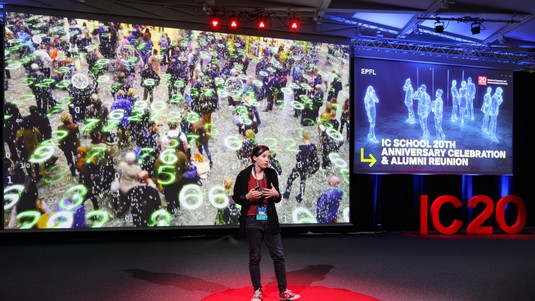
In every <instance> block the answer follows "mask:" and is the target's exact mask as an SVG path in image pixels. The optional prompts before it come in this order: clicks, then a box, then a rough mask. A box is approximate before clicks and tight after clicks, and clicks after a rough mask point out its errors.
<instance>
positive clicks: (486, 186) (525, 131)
mask: <svg viewBox="0 0 535 301" xmlns="http://www.w3.org/2000/svg"><path fill="white" fill-rule="evenodd" d="M513 76H514V107H515V111H514V118H513V119H514V124H513V157H514V162H513V173H514V174H513V176H495V175H485V176H469V175H378V174H354V175H353V176H352V179H351V181H352V183H356V186H358V187H357V188H356V189H354V190H353V192H352V202H353V203H352V205H351V206H352V208H353V209H354V211H353V212H354V215H353V221H354V222H355V227H356V228H357V229H360V230H388V231H392V230H413V231H416V230H418V229H419V222H420V217H419V210H420V205H419V201H420V195H422V194H426V195H428V196H429V202H430V204H431V202H432V201H433V200H435V199H436V198H437V197H439V196H441V195H445V194H449V195H453V196H455V197H457V198H458V199H459V200H461V202H462V204H463V206H462V208H461V209H458V210H454V209H452V208H448V206H444V207H443V208H442V210H441V215H440V219H441V221H442V223H443V224H445V225H449V224H450V223H451V221H452V220H453V219H454V218H456V219H461V220H464V221H471V220H472V219H473V218H475V217H476V216H477V215H478V214H479V213H480V212H481V211H482V208H480V207H477V208H476V209H474V210H472V211H469V210H468V209H467V203H468V200H469V199H470V198H471V197H472V196H475V195H479V194H482V195H487V196H489V197H490V198H491V199H492V200H493V201H494V204H496V202H497V201H498V200H499V199H500V198H501V197H502V196H505V195H517V196H519V197H520V198H521V199H522V200H523V201H524V203H525V204H526V211H527V214H526V215H527V221H526V227H533V226H535V185H534V184H535V183H534V181H533V180H532V179H533V175H532V173H533V172H534V171H535V156H533V149H532V148H531V145H533V143H532V139H533V137H534V135H533V129H535V124H534V118H533V116H532V113H531V111H530V109H529V108H530V103H532V102H533V95H535V74H534V73H528V72H520V71H519V72H514V75H513ZM353 159H354V160H355V159H356V158H353ZM515 214H516V211H515V210H509V212H508V216H507V217H506V220H507V221H508V223H509V224H510V225H511V223H514V220H515V216H516V215H515ZM467 224H468V223H467V222H464V223H463V229H465V228H466V225H467ZM483 225H484V226H493V228H494V230H495V232H498V231H497V229H499V228H498V227H497V226H496V225H495V221H494V215H493V216H491V217H490V218H489V219H488V220H487V221H486V222H485V223H484V224H483Z"/></svg>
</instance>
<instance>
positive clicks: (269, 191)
mask: <svg viewBox="0 0 535 301" xmlns="http://www.w3.org/2000/svg"><path fill="white" fill-rule="evenodd" d="M269 187H270V188H264V190H263V191H262V192H263V194H264V196H265V197H266V199H267V198H278V197H279V192H278V191H277V189H275V187H273V184H269Z"/></svg>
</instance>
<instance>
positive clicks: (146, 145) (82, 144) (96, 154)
mask: <svg viewBox="0 0 535 301" xmlns="http://www.w3.org/2000/svg"><path fill="white" fill-rule="evenodd" d="M4 43H5V49H6V58H5V62H6V69H5V82H4V88H5V92H4V93H5V96H6V97H4V130H3V133H4V143H5V145H7V148H6V147H4V164H3V166H4V189H8V191H10V192H11V194H17V197H16V200H14V201H12V202H11V203H10V205H9V206H8V207H9V210H8V211H6V214H7V218H6V224H7V227H8V228H51V227H60V226H58V225H60V224H61V223H64V222H65V220H70V219H72V221H71V222H66V223H67V225H68V227H71V228H85V227H89V226H93V227H94V226H95V225H101V226H104V227H107V226H111V225H116V226H136V227H145V226H175V225H187V223H188V222H187V221H181V222H176V219H175V221H174V222H171V220H172V219H173V218H177V219H180V218H179V217H178V216H179V214H180V209H181V207H183V205H184V203H183V201H181V195H184V189H183V188H184V187H185V186H186V185H189V184H195V185H199V186H202V185H203V181H206V179H207V178H208V179H209V178H210V177H211V176H212V174H211V171H212V170H213V169H214V165H217V164H220V165H221V167H220V168H221V169H225V168H226V166H229V164H230V163H229V162H220V161H219V160H220V158H218V157H219V156H220V152H222V151H223V152H227V151H232V152H233V158H234V160H233V161H235V162H237V164H238V165H240V166H243V165H244V164H248V158H249V155H250V152H251V150H252V149H253V148H254V147H255V146H256V145H258V144H259V139H258V136H262V134H263V132H264V133H265V131H267V128H268V127H267V126H266V124H267V122H266V121H269V120H273V121H274V122H275V123H276V122H277V120H278V118H279V117H278V116H279V115H281V114H282V110H278V108H283V107H285V108H288V111H289V112H290V114H291V115H290V116H289V117H284V118H289V119H290V120H292V122H293V123H294V124H295V125H294V127H298V126H299V127H302V130H301V131H300V133H299V137H300V139H301V142H296V144H299V145H298V146H297V150H296V152H295V154H294V153H292V154H291V160H292V162H294V163H295V166H293V167H292V166H286V165H284V164H281V161H280V158H281V156H283V155H282V154H281V152H279V153H275V152H273V153H274V154H273V155H272V158H271V166H272V167H273V168H274V169H275V170H276V171H277V172H278V173H279V175H284V176H285V177H287V181H281V182H282V183H286V186H284V187H285V192H284V195H283V197H284V198H285V199H289V198H290V193H291V190H292V184H293V181H294V180H295V179H296V178H297V177H299V178H300V185H299V193H298V194H297V195H296V197H295V200H296V201H297V202H298V203H301V202H304V201H303V200H304V199H305V188H306V181H307V178H310V177H311V176H312V175H314V174H315V173H316V172H318V170H320V169H321V170H324V171H325V172H326V177H324V179H323V183H321V185H323V186H322V187H324V188H325V189H324V190H326V194H323V195H316V196H315V199H314V200H308V201H307V202H308V203H310V204H313V205H312V206H313V207H312V208H314V209H316V210H317V212H315V214H314V216H316V215H317V220H314V222H325V223H334V222H340V221H342V220H341V219H340V217H341V216H342V215H341V208H340V203H341V202H342V200H343V198H344V197H345V198H346V201H347V202H348V199H347V191H345V190H343V189H342V188H340V187H338V186H342V185H346V184H347V183H346V184H344V183H343V181H340V179H339V178H338V177H336V174H338V175H340V173H339V170H338V169H337V168H338V166H336V165H334V164H333V162H332V159H331V158H330V155H331V154H334V153H337V152H339V150H340V148H341V146H342V145H344V143H345V141H349V138H350V130H349V128H350V126H349V125H350V113H349V112H350V107H349V106H350V104H349V103H350V102H349V95H348V93H347V92H346V93H344V92H343V90H344V89H346V88H347V87H348V79H347V78H345V79H343V75H342V74H341V73H340V70H342V68H343V67H344V65H346V67H347V65H348V63H347V60H348V59H349V57H348V53H347V51H346V49H345V47H346V46H343V45H335V44H323V43H313V42H300V41H292V43H286V44H285V43H281V42H280V41H278V40H276V39H271V38H269V39H268V38H259V37H249V36H242V35H230V34H221V33H213V32H197V31H192V30H178V29H173V30H171V29H164V28H154V27H150V26H141V25H127V24H121V23H114V22H97V21H87V20H80V19H68V18H58V17H53V16H36V15H30V14H22V13H10V14H8V15H6V37H5V39H4ZM321 66H330V67H329V68H328V69H329V71H328V72H325V71H323V70H322V67H321ZM335 67H336V68H335ZM331 69H332V70H331ZM344 81H345V82H344ZM346 90H347V89H346ZM24 93H26V94H24ZM288 95H291V96H290V97H288ZM221 112H230V116H231V118H229V119H228V120H227V119H225V120H220V119H219V120H218V122H221V123H223V122H224V123H225V124H227V123H231V124H232V125H231V128H235V131H232V132H231V133H230V134H237V135H239V137H240V138H239V142H240V145H239V146H237V147H235V148H232V149H231V148H227V149H225V150H221V148H218V149H216V150H215V151H214V146H213V143H214V140H216V139H219V137H218V136H217V135H221V133H218V132H217V131H218V130H219V129H218V128H217V127H218V126H219V125H218V124H217V123H216V122H215V119H217V118H218V117H219V115H222V113H221ZM292 116H293V117H292ZM281 118H282V117H281ZM270 126H273V123H272V124H271V125H270ZM284 130H285V131H286V133H284V132H283V133H282V134H287V132H288V131H289V130H290V129H283V131H284ZM344 130H345V137H344V135H343V134H342V133H343V131H344ZM221 140H223V139H222V138H221ZM346 144H347V143H346ZM60 151H61V152H60ZM345 152H346V154H345V156H346V157H347V158H346V160H349V156H348V155H347V154H348V153H349V150H348V149H347V150H346V151H345ZM285 155H287V154H285ZM294 157H295V158H294ZM60 162H61V163H60ZM340 177H342V176H340ZM231 178H232V177H231ZM214 182H216V183H217V181H214ZM220 182H221V183H222V184H223V181H220ZM52 184H54V185H56V186H54V187H57V188H59V189H60V190H61V191H62V192H61V193H59V197H58V193H57V192H56V194H54V193H52V194H50V192H47V190H46V189H45V188H44V187H47V186H48V187H52V186H51V185H52ZM222 186H223V188H222V189H221V190H222V194H225V191H226V194H228V193H229V191H231V189H230V187H231V186H232V183H231V182H229V181H228V180H225V183H224V185H222ZM346 187H347V186H346ZM318 189H322V188H321V187H320V188H318ZM333 189H334V190H335V192H334V193H333V192H332V191H333ZM327 191H328V193H327ZM49 194H50V195H49ZM52 195H53V197H52ZM45 196H49V197H48V198H46V197H45ZM221 199H224V198H221ZM227 199H230V198H227ZM319 200H320V201H319ZM218 201H220V199H215V200H214V202H216V203H217V202H218ZM310 204H309V205H310ZM223 205H224V206H221V207H218V208H217V216H216V218H215V224H220V225H225V224H236V222H237V218H236V216H235V215H236V214H238V213H239V210H236V204H233V203H232V202H229V203H228V204H223ZM347 205H348V204H347ZM316 206H317V208H316ZM65 210H67V211H70V212H72V215H71V216H67V217H65V216H66V215H57V214H56V213H57V212H61V211H65ZM30 211H31V212H38V214H33V215H24V214H21V213H23V212H30ZM112 221H115V224H114V223H112ZM309 221H310V220H309Z"/></svg>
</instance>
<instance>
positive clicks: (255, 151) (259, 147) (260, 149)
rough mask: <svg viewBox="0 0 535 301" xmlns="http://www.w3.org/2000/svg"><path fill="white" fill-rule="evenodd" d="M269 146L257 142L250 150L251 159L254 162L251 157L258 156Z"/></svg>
mask: <svg viewBox="0 0 535 301" xmlns="http://www.w3.org/2000/svg"><path fill="white" fill-rule="evenodd" d="M268 150H269V147H268V146H267V145H263V144H259V145H257V146H255V147H254V148H253V151H252V152H251V161H253V162H255V160H254V159H253V157H255V156H256V157H258V156H260V155H262V154H263V153H264V152H265V151H268Z"/></svg>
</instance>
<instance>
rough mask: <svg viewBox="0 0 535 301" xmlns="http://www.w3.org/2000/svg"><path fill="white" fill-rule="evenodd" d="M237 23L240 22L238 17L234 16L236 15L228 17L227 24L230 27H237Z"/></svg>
mask: <svg viewBox="0 0 535 301" xmlns="http://www.w3.org/2000/svg"><path fill="white" fill-rule="evenodd" d="M239 24H240V23H239V22H238V18H236V17H230V18H229V22H228V25H229V26H230V28H238V25H239Z"/></svg>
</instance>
